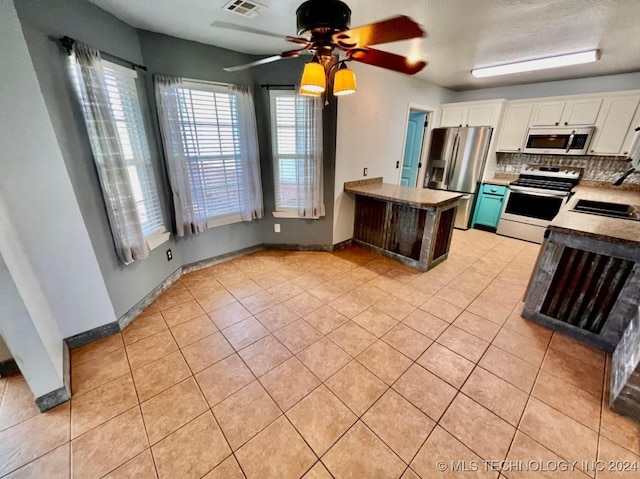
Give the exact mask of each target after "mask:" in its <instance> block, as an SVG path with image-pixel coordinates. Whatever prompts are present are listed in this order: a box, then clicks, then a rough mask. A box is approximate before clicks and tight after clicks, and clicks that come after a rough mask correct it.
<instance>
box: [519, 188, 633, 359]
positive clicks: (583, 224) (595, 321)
mask: <svg viewBox="0 0 640 479" xmlns="http://www.w3.org/2000/svg"><path fill="white" fill-rule="evenodd" d="M602 190H603V189H602V188H599V189H598V188H595V189H594V188H588V187H578V188H577V192H576V196H575V197H574V198H573V199H572V200H571V201H570V202H569V204H568V205H567V206H566V207H565V209H564V210H563V211H562V212H561V213H560V214H559V215H558V217H557V218H556V219H555V220H554V221H553V222H552V223H551V225H550V226H549V228H548V230H547V231H546V239H545V241H544V243H543V244H542V248H541V250H540V255H539V256H538V262H537V264H536V268H535V270H534V273H533V275H532V277H531V280H530V282H529V287H528V288H527V293H526V294H525V306H524V310H523V313H522V315H523V316H524V317H525V318H527V319H529V320H531V321H533V322H536V323H538V324H541V325H543V326H546V327H548V328H550V329H554V330H556V331H560V332H562V333H564V334H566V335H568V336H571V337H573V338H574V339H577V340H579V341H582V342H584V343H587V344H589V345H591V346H594V347H596V348H599V349H603V350H605V351H609V352H613V351H614V350H615V348H616V346H617V344H618V342H619V341H620V339H621V338H622V335H623V334H624V332H625V330H626V328H627V327H628V325H629V323H630V322H631V320H632V319H633V318H634V316H635V315H636V314H637V313H638V303H639V302H640V221H633V220H628V219H619V218H609V217H604V216H597V215H591V214H584V213H579V212H575V211H572V208H573V207H574V205H575V204H576V202H577V201H578V200H579V199H581V198H588V199H594V200H600V201H614V202H629V203H630V204H640V193H638V192H620V191H615V192H611V191H610V190H609V191H607V190H605V191H602Z"/></svg>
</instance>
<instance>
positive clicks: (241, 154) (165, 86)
mask: <svg viewBox="0 0 640 479" xmlns="http://www.w3.org/2000/svg"><path fill="white" fill-rule="evenodd" d="M184 82H185V80H182V79H180V78H172V77H166V76H160V75H156V76H155V87H156V88H155V90H156V103H157V107H158V117H159V121H160V130H161V133H162V141H163V145H164V151H165V155H166V161H167V170H168V173H169V182H170V184H171V190H172V192H173V204H174V210H175V217H176V233H177V235H178V236H185V235H187V234H197V233H200V232H202V231H204V230H206V229H207V228H208V224H209V219H210V218H209V212H208V209H207V207H206V203H205V201H206V200H205V197H206V193H207V192H206V191H205V184H206V181H205V178H201V177H202V175H204V174H205V172H204V171H202V170H200V169H198V167H197V166H192V163H193V162H190V161H189V152H188V151H187V148H186V146H185V144H186V143H185V142H189V144H191V147H192V149H193V142H194V141H197V135H196V136H195V137H194V135H193V132H192V131H183V128H182V127H181V123H184V122H185V120H186V118H187V117H188V116H189V115H190V113H189V112H187V111H185V109H187V108H189V107H188V106H187V105H186V104H185V101H186V97H185V96H184V95H183V93H184V90H183V88H184V85H183V84H184ZM228 94H229V95H230V96H231V97H232V101H231V102H230V104H231V105H232V110H233V109H234V108H233V105H235V111H234V112H233V114H234V116H235V119H236V120H237V128H234V131H233V135H234V155H233V156H234V158H233V160H234V161H235V162H236V163H237V165H238V166H237V169H238V171H239V175H238V182H239V184H238V195H239V209H240V211H239V213H240V218H241V220H242V221H251V220H253V219H258V218H262V215H263V206H262V186H261V180H260V162H259V155H258V140H257V128H256V119H255V111H254V107H253V99H252V96H251V92H250V90H249V89H248V88H246V87H241V86H229V89H228ZM233 98H235V100H233ZM194 138H195V140H194ZM236 145H237V146H236ZM192 153H193V152H192Z"/></svg>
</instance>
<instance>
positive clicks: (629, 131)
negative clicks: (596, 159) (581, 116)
mask: <svg viewBox="0 0 640 479" xmlns="http://www.w3.org/2000/svg"><path fill="white" fill-rule="evenodd" d="M638 103H640V95H632V96H622V97H614V98H605V99H604V101H603V102H602V112H601V114H600V115H599V116H598V120H597V122H596V133H595V135H594V138H593V140H592V142H591V146H590V147H589V153H590V154H594V155H627V154H628V153H629V148H630V146H631V142H632V141H633V137H634V135H633V133H635V132H634V129H635V127H637V126H640V125H635V124H633V123H632V122H633V119H634V114H635V113H636V111H637V110H638ZM638 116H639V118H638V119H637V120H636V122H640V113H639V114H638Z"/></svg>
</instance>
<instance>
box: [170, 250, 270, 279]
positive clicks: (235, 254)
mask: <svg viewBox="0 0 640 479" xmlns="http://www.w3.org/2000/svg"><path fill="white" fill-rule="evenodd" d="M264 249H265V245H263V244H259V245H255V246H249V247H248V248H242V249H238V250H236V251H231V252H229V253H224V254H221V255H218V256H212V257H211V258H207V259H203V260H201V261H195V262H193V263H188V264H185V265H183V266H182V274H187V273H192V272H194V271H198V270H199V269H204V268H209V267H211V266H214V265H216V264H219V263H224V262H225V261H229V260H232V259H236V258H241V257H242V256H247V255H249V254H253V253H257V252H258V251H262V250H264Z"/></svg>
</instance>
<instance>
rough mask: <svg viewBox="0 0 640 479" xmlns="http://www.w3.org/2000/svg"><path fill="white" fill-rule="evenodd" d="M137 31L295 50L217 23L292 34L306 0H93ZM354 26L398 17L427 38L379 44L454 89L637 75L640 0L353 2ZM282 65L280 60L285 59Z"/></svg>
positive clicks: (261, 50)
mask: <svg viewBox="0 0 640 479" xmlns="http://www.w3.org/2000/svg"><path fill="white" fill-rule="evenodd" d="M90 1H92V2H93V3H95V4H96V5H98V6H99V7H101V8H103V9H104V10H106V11H108V12H110V13H111V14H113V15H115V16H116V17H118V18H120V19H122V20H123V21H125V22H126V23H129V24H130V25H133V26H135V27H137V28H142V29H145V30H151V31H154V32H159V33H165V34H168V35H173V36H176V37H180V38H185V39H188V40H194V41H198V42H202V43H208V44H211V45H217V46H220V47H224V48H229V49H231V50H237V51H241V52H245V53H251V54H264V55H269V54H273V53H278V52H280V51H283V50H290V49H291V48H292V45H291V44H290V43H287V42H285V41H283V40H279V39H277V38H272V37H268V36H263V35H256V34H246V33H239V32H236V31H230V30H227V29H220V28H216V27H212V26H211V24H212V23H213V22H215V21H222V22H229V23H235V24H237V25H241V26H247V27H251V28H255V29H260V30H265V31H269V32H273V33H278V34H282V35H295V33H296V24H295V10H296V8H297V7H298V5H299V4H300V3H302V0H261V1H260V3H262V4H264V5H266V6H267V8H266V9H265V10H264V11H263V12H262V13H260V14H259V15H258V16H256V17H255V18H252V19H249V18H244V17H241V16H239V15H236V14H233V13H230V12H226V11H223V10H222V6H223V5H224V4H225V3H226V2H227V0H135V1H133V0H131V1H126V0H90ZM347 3H348V4H349V6H350V7H351V10H352V12H353V13H352V19H351V24H352V26H358V25H362V24H365V23H370V22H373V21H377V20H381V19H384V18H388V17H391V16H394V15H397V14H404V15H408V16H410V17H412V18H413V19H415V20H416V21H417V22H418V23H420V24H422V26H423V28H424V29H425V30H426V31H427V33H428V36H427V38H425V39H421V40H410V41H405V42H398V43H394V44H389V45H384V46H381V47H380V49H383V50H388V51H391V52H394V53H400V54H405V55H409V54H418V55H420V56H421V57H422V58H424V59H425V60H427V61H428V62H429V65H427V67H426V68H425V69H424V70H423V71H422V72H420V73H418V74H417V77H418V78H420V79H423V80H426V81H429V82H431V83H435V84H436V85H441V86H443V87H447V88H451V89H454V90H466V89H474V88H484V87H494V86H502V85H514V84H523V83H533V82H540V81H550V80H561V79H567V78H579V77H588V76H596V75H607V74H613V73H622V72H632V71H640V0H398V1H393V2H392V1H390V0H347ZM592 48H599V49H600V50H601V53H602V58H601V59H600V61H598V62H597V63H593V64H587V65H579V66H573V67H565V68H559V69H554V70H546V71H541V72H531V73H523V74H518V75H509V76H504V77H494V78H485V79H475V78H473V77H472V76H471V74H470V70H471V68H473V67H478V66H488V65H496V64H501V63H506V62H511V61H517V60H524V59H532V58H539V57H544V56H549V55H554V54H561V53H569V52H575V51H582V50H588V49H592ZM283 61H284V60H283Z"/></svg>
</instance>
